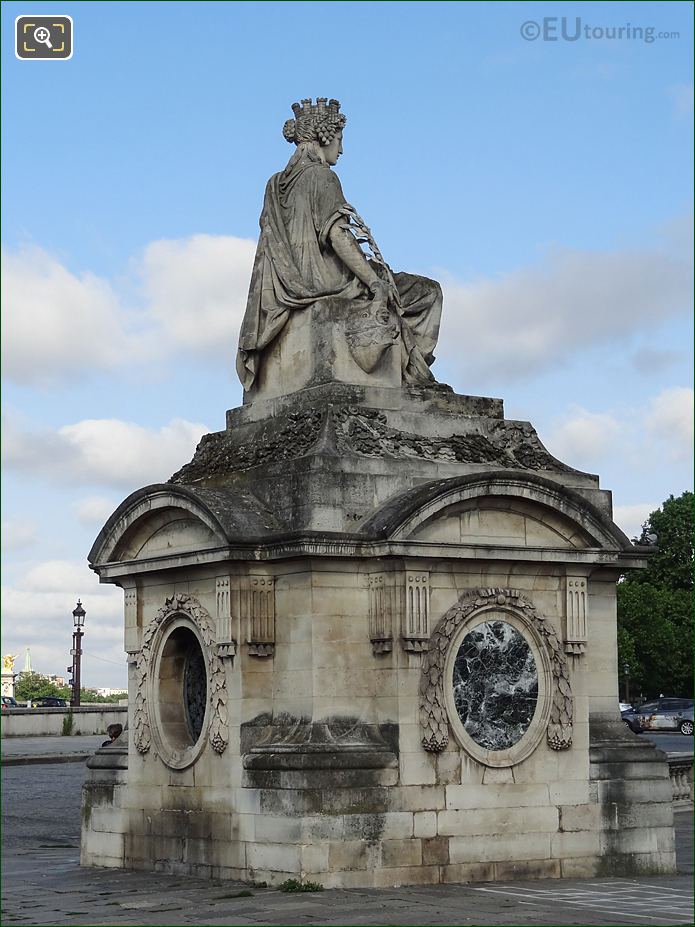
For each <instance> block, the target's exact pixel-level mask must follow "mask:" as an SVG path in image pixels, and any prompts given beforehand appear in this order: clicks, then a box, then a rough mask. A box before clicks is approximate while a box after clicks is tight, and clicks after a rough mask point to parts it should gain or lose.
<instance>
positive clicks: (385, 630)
mask: <svg viewBox="0 0 695 927" xmlns="http://www.w3.org/2000/svg"><path fill="white" fill-rule="evenodd" d="M367 586H368V589H369V637H370V640H371V642H372V653H373V654H374V656H379V655H380V654H382V653H390V652H391V651H392V650H393V611H394V607H393V606H394V597H395V591H396V590H395V586H394V577H393V573H370V574H369V575H368V577H367Z"/></svg>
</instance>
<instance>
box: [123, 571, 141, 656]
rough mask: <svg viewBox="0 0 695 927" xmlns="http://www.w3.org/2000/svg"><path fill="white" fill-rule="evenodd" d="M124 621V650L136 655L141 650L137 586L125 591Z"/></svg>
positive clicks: (127, 588)
mask: <svg viewBox="0 0 695 927" xmlns="http://www.w3.org/2000/svg"><path fill="white" fill-rule="evenodd" d="M123 619H124V621H123V625H124V650H125V651H126V652H128V653H134V652H136V651H138V650H139V649H140V627H139V626H138V590H137V586H129V587H126V588H125V589H124V590H123Z"/></svg>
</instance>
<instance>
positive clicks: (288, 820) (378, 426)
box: [82, 309, 674, 886]
mask: <svg viewBox="0 0 695 927" xmlns="http://www.w3.org/2000/svg"><path fill="white" fill-rule="evenodd" d="M320 311H321V310H318V309H317V310H316V313H318V315H317V319H318V321H319V324H318V330H319V331H322V330H323V331H325V326H326V325H328V322H329V319H328V317H327V318H326V319H323V321H321V319H319V316H320ZM317 319H315V321H316V320H317ZM322 325H323V326H324V328H323V329H322V328H321V326H322ZM329 327H330V326H329ZM291 337H292V335H291V329H290V330H288V334H287V341H286V342H285V343H284V344H285V346H287V345H288V344H289V343H290V342H291ZM326 337H329V336H328V335H326ZM277 350H278V351H282V350H284V348H283V347H282V346H281V345H278V346H277ZM288 350H289V348H288ZM328 353H329V354H330V352H328ZM343 360H345V358H344V357H343ZM382 360H383V363H384V364H385V365H386V366H385V367H384V368H383V369H384V370H385V371H388V370H391V368H390V367H389V364H390V361H389V359H388V356H384V358H382ZM283 363H284V361H283ZM312 363H314V362H312ZM312 363H308V362H307V364H306V370H307V371H309V370H313V371H316V370H317V369H318V367H317V364H316V363H314V365H313V367H312ZM336 363H337V361H336ZM341 363H342V361H341ZM345 363H347V361H345ZM318 366H320V365H318ZM331 369H332V371H333V373H332V374H331V376H334V375H335V371H336V369H337V367H336V366H335V365H334V366H333V367H332V368H331ZM304 370H305V365H304V361H302V363H299V364H298V365H296V369H295V370H294V373H292V376H293V377H294V376H295V374H296V376H297V377H300V378H301V376H303V371H304ZM353 373H354V371H353ZM345 375H346V376H348V374H347V373H346V374H345ZM350 375H351V376H352V374H350ZM311 376H312V377H313V374H311ZM326 376H328V374H326ZM389 377H390V374H388V375H386V373H385V374H384V380H385V381H388V380H389ZM354 379H355V380H357V382H352V383H340V382H330V383H328V382H326V383H321V382H318V381H315V380H311V378H309V380H311V382H313V383H315V385H307V384H308V383H309V380H306V381H301V382H300V380H296V381H295V380H292V383H293V384H295V385H296V384H299V385H300V386H301V387H302V388H301V389H298V390H297V391H296V392H289V393H288V394H287V395H282V396H280V395H276V394H275V393H276V391H277V389H279V386H278V381H277V380H276V381H275V385H274V386H273V387H272V388H271V385H270V374H269V379H268V380H267V382H266V386H267V390H266V392H265V393H264V394H262V393H263V389H265V386H263V385H262V386H261V387H260V388H259V393H258V395H257V396H256V398H254V401H253V402H251V403H247V404H245V405H244V407H243V408H241V409H235V410H232V411H231V412H230V413H228V417H227V428H226V430H225V431H223V432H220V433H217V434H214V435H209V436H207V437H206V438H204V439H203V440H202V441H201V444H200V445H199V447H198V450H197V452H196V455H195V457H194V459H193V461H191V463H189V464H187V465H186V466H185V467H183V468H182V469H181V470H180V471H179V472H178V473H177V474H175V476H174V477H172V480H171V481H170V482H169V483H166V484H161V485H155V486H149V487H146V488H145V489H142V490H139V491H138V492H136V493H134V494H133V495H131V496H130V497H129V498H128V499H126V500H125V501H124V502H123V503H122V505H121V506H119V508H118V509H117V510H116V511H115V512H114V514H113V515H112V516H111V518H110V519H109V521H108V522H107V523H106V525H105V526H104V528H103V529H102V531H101V533H100V535H99V537H98V538H97V541H96V542H95V545H94V547H93V549H92V551H91V553H90V562H91V563H92V565H93V568H94V569H95V570H96V572H97V573H98V574H99V576H100V578H101V580H102V581H103V582H114V583H117V584H119V585H121V586H122V587H123V589H124V594H125V649H126V651H127V652H128V654H129V661H130V664H129V665H130V682H129V706H130V718H129V741H128V748H127V769H126V768H124V765H125V757H126V754H125V752H124V751H123V750H121V752H120V753H118V754H117V755H116V753H109V752H108V750H107V751H100V752H99V754H98V756H97V757H96V758H95V761H94V762H93V763H92V764H91V767H92V768H91V769H90V775H89V780H88V783H87V786H86V791H85V805H84V825H83V843H82V861H83V864H85V865H99V866H103V865H107V866H125V867H133V868H160V869H166V870H167V871H173V872H182V873H191V874H196V875H209V876H211V877H229V878H242V879H249V880H266V881H268V882H269V883H271V884H278V883H279V882H282V881H283V880H284V879H286V878H288V877H294V878H301V879H311V880H314V881H318V882H321V883H322V884H323V885H325V886H366V885H383V886H388V885H396V884H407V883H437V882H457V881H476V880H482V881H489V880H491V879H509V878H531V877H541V876H544V877H545V876H558V877H559V876H568V877H570V876H572V877H574V876H578V875H582V876H589V875H594V874H597V873H608V872H610V873H612V874H618V873H632V872H635V871H640V872H647V871H649V872H669V871H673V867H674V856H673V844H672V842H671V840H672V830H671V818H670V804H669V802H668V801H667V799H666V795H667V789H668V787H669V780H668V773H667V770H666V766H665V764H664V761H663V757H662V756H661V755H660V754H659V753H658V751H655V750H651V749H650V748H647V747H646V745H644V744H643V743H642V742H641V741H639V740H638V739H637V738H636V737H635V736H634V735H631V734H630V733H629V732H628V731H627V729H625V728H624V725H622V724H621V723H620V721H619V712H618V684H617V670H616V664H617V646H616V605H615V583H616V580H617V577H618V575H619V573H620V572H621V571H622V570H624V569H626V568H627V567H634V566H640V565H642V564H643V563H644V552H643V550H641V549H638V548H634V547H632V545H631V544H630V542H629V541H628V539H627V538H626V537H625V536H624V535H623V534H622V532H621V531H620V530H619V529H618V528H617V527H616V526H615V524H614V523H613V522H612V520H611V498H610V493H608V492H607V491H606V490H603V489H601V488H600V486H599V481H598V478H597V477H596V476H593V475H591V474H586V473H581V472H580V471H577V470H574V469H572V468H571V467H568V466H566V465H565V464H563V463H561V462H560V461H558V460H556V459H555V458H553V457H552V456H551V455H550V454H549V453H548V452H547V451H546V450H545V448H544V447H543V445H542V444H541V442H540V441H539V439H538V436H537V435H536V433H535V431H534V429H533V428H532V426H531V425H530V424H529V423H527V422H514V421H509V420H506V419H505V418H504V415H503V409H502V403H501V402H500V401H499V400H495V399H486V398H481V397H468V396H457V395H455V394H453V393H452V392H451V391H450V390H447V389H446V388H442V387H438V386H433V387H431V388H417V389H402V388H397V386H396V385H394V384H391V383H389V382H385V383H384V384H383V385H376V386H375V385H373V382H374V381H371V380H370V382H369V383H365V382H362V381H359V378H358V377H357V375H355V377H354ZM647 754H648V755H647ZM640 820H648V821H649V826H648V827H645V826H642V825H641V824H640V823H639V821H640Z"/></svg>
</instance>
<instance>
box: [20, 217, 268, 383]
mask: <svg viewBox="0 0 695 927" xmlns="http://www.w3.org/2000/svg"><path fill="white" fill-rule="evenodd" d="M255 248H256V244H255V242H254V241H252V240H250V239H242V238H234V237H232V236H225V235H194V236H192V237H191V238H187V239H181V240H176V241H174V240H162V241H155V242H152V243H151V244H149V245H148V246H147V247H146V248H145V249H144V251H143V253H142V255H140V256H139V257H137V258H135V259H134V260H133V261H132V262H131V263H130V265H129V268H128V271H127V273H126V274H125V276H124V277H123V278H122V280H121V283H122V285H123V289H124V291H126V292H128V293H131V294H134V295H133V297H132V298H133V301H134V305H133V306H130V305H126V303H125V301H124V298H123V297H122V296H121V295H120V293H119V291H118V290H117V288H116V287H115V286H114V285H113V284H112V283H111V282H110V281H108V280H106V279H104V278H102V277H98V276H96V275H95V274H91V273H82V274H75V273H72V272H71V271H70V270H68V269H67V268H66V267H64V266H63V265H62V264H61V263H60V261H58V260H57V259H56V258H55V257H53V256H52V255H50V254H48V253H47V252H46V251H44V250H42V249H40V248H37V247H31V248H24V249H21V250H20V251H18V252H16V253H6V252H3V255H2V263H3V270H2V286H3V295H2V300H3V304H4V313H3V329H2V340H3V354H2V360H3V365H4V374H5V376H6V377H7V378H8V379H11V380H14V381H15V382H18V383H23V384H33V385H40V386H46V385H52V384H54V383H56V382H60V381H61V380H67V379H75V378H76V377H79V376H80V375H81V374H82V373H85V372H89V371H91V370H100V371H104V370H112V369H114V368H116V367H120V366H124V365H130V364H141V363H148V364H152V363H154V362H156V361H158V360H159V361H161V360H163V359H165V358H167V357H170V356H171V355H172V354H176V353H180V352H184V351H185V352H186V354H187V356H188V357H189V359H194V358H195V357H196V356H201V355H204V356H205V355H209V354H210V353H217V354H220V355H222V356H224V357H226V358H227V360H228V361H229V362H230V363H231V358H232V357H233V355H234V350H235V348H236V344H235V341H236V334H237V331H238V329H239V325H240V323H241V319H242V317H243V313H244V309H245V305H246V294H247V291H248V285H249V279H250V276H251V267H252V264H253V256H254V253H255Z"/></svg>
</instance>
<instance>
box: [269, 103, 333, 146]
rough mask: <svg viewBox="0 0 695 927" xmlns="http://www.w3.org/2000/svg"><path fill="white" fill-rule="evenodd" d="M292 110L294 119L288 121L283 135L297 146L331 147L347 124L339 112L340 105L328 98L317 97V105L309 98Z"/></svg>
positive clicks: (295, 105) (295, 104)
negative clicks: (307, 143) (305, 143)
mask: <svg viewBox="0 0 695 927" xmlns="http://www.w3.org/2000/svg"><path fill="white" fill-rule="evenodd" d="M292 110H293V112H294V119H288V120H287V122H286V123H285V125H284V127H283V130H282V134H283V135H284V136H285V139H286V140H287V141H288V142H290V143H292V144H295V145H301V144H302V143H303V142H317V143H318V144H319V145H321V146H326V145H329V144H330V143H331V142H332V141H333V139H334V138H335V137H336V135H337V134H338V132H340V131H341V130H342V129H343V127H344V125H345V123H346V122H347V119H346V117H345V116H344V115H343V114H342V113H341V112H339V110H340V103H339V102H338V101H337V100H329V99H328V98H327V97H317V98H316V103H312V102H311V97H309V99H307V100H302V102H301V104H299V103H293V104H292Z"/></svg>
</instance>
